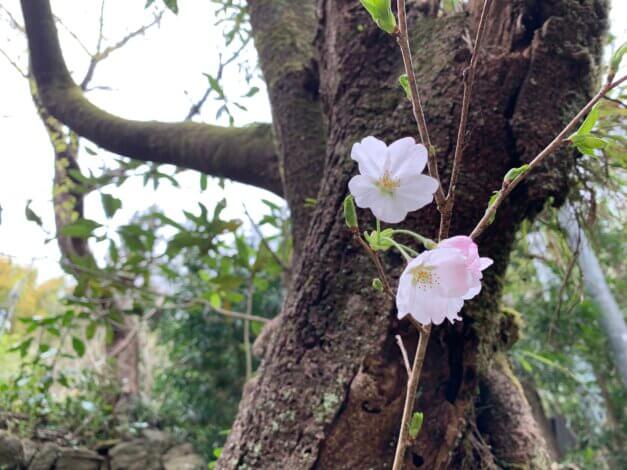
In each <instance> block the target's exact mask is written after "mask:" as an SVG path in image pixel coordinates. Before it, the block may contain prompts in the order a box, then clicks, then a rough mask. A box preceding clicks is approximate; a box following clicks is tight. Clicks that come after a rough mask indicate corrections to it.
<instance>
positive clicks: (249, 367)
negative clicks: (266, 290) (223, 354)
mask: <svg viewBox="0 0 627 470" xmlns="http://www.w3.org/2000/svg"><path fill="white" fill-rule="evenodd" d="M254 280H255V272H254V271H253V272H252V274H251V275H250V279H249V280H248V290H247V292H246V315H252V313H253V295H254V293H255V283H254ZM244 354H246V380H247V381H248V380H249V379H250V378H251V377H252V375H253V355H252V352H251V347H250V320H249V319H245V320H244Z"/></svg>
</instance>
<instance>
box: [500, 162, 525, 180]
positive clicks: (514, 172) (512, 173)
mask: <svg viewBox="0 0 627 470" xmlns="http://www.w3.org/2000/svg"><path fill="white" fill-rule="evenodd" d="M528 169H529V165H528V164H527V163H525V164H524V165H522V166H519V167H518V168H512V169H510V170H509V171H508V172H507V173H506V174H505V178H503V180H504V181H505V182H506V183H511V182H512V181H514V180H515V179H516V178H518V177H519V176H520V175H522V174H525V173H526V172H527V170H528Z"/></svg>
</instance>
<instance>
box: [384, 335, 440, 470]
mask: <svg viewBox="0 0 627 470" xmlns="http://www.w3.org/2000/svg"><path fill="white" fill-rule="evenodd" d="M430 335H431V325H427V326H425V327H424V332H422V333H420V338H419V339H418V346H417V347H416V355H415V356H414V364H413V366H412V369H411V373H410V374H409V380H408V381H407V394H406V395H405V405H404V407H403V419H402V421H401V431H400V435H399V437H398V442H397V443H396V452H395V454H394V465H393V466H392V470H401V469H402V468H403V461H404V460H405V450H406V449H407V446H408V445H409V443H410V441H409V423H410V422H411V418H412V414H413V411H414V403H415V402H416V390H417V388H418V383H419V382H420V373H421V371H422V365H423V363H424V361H425V354H426V352H427V346H428V344H429V336H430Z"/></svg>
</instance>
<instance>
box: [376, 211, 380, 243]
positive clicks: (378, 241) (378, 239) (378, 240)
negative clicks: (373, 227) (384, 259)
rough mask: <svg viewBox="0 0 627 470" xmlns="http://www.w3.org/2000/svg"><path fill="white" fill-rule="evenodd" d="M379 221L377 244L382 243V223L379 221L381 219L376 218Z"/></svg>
mask: <svg viewBox="0 0 627 470" xmlns="http://www.w3.org/2000/svg"><path fill="white" fill-rule="evenodd" d="M376 220H377V243H380V242H381V221H380V220H379V218H378V217H377V218H376Z"/></svg>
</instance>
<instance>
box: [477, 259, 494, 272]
mask: <svg viewBox="0 0 627 470" xmlns="http://www.w3.org/2000/svg"><path fill="white" fill-rule="evenodd" d="M479 261H480V262H481V270H482V271H483V270H484V269H485V268H489V267H490V266H492V264H493V263H494V261H493V260H492V259H491V258H480V259H479Z"/></svg>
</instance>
